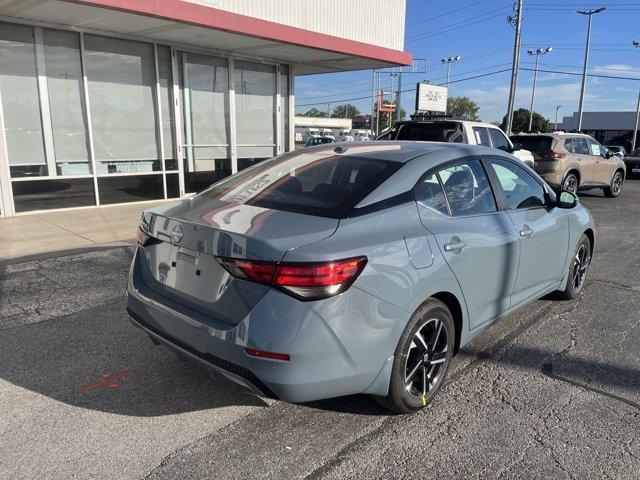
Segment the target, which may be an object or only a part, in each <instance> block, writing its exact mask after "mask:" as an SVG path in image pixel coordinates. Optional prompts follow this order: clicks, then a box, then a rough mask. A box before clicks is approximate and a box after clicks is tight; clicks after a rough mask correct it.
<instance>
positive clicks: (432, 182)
mask: <svg viewBox="0 0 640 480" xmlns="http://www.w3.org/2000/svg"><path fill="white" fill-rule="evenodd" d="M417 199H418V201H419V202H421V203H423V204H425V205H427V206H429V207H431V208H433V209H434V210H437V211H439V212H442V213H444V214H445V215H448V214H449V208H448V207H447V200H446V199H445V198H444V192H443V191H442V185H441V184H440V180H439V179H438V176H437V175H436V174H435V173H432V174H431V175H429V176H427V177H425V178H424V179H423V181H422V182H420V183H419V184H418V191H417Z"/></svg>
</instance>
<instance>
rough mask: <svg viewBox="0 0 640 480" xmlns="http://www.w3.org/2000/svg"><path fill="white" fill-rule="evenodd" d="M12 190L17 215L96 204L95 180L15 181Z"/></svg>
mask: <svg viewBox="0 0 640 480" xmlns="http://www.w3.org/2000/svg"><path fill="white" fill-rule="evenodd" d="M11 188H12V190H13V203H14V206H15V210H16V212H17V213H21V212H32V211H34V210H50V209H52V208H72V207H88V206H92V205H95V204H96V197H95V193H94V188H93V178H58V179H51V180H24V181H14V182H12V184H11Z"/></svg>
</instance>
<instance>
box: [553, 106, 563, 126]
mask: <svg viewBox="0 0 640 480" xmlns="http://www.w3.org/2000/svg"><path fill="white" fill-rule="evenodd" d="M560 107H562V105H556V121H555V122H554V123H553V130H554V131H558V110H560Z"/></svg>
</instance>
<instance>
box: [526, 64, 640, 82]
mask: <svg viewBox="0 0 640 480" xmlns="http://www.w3.org/2000/svg"><path fill="white" fill-rule="evenodd" d="M520 69H521V70H526V71H528V72H533V68H524V67H520ZM538 71H539V72H545V73H559V74H561V75H572V76H578V77H581V76H582V73H578V72H563V71H561V70H541V69H539V70H538ZM587 77H595V78H609V79H611V80H634V81H636V82H640V77H623V76H621V75H599V74H597V73H587Z"/></svg>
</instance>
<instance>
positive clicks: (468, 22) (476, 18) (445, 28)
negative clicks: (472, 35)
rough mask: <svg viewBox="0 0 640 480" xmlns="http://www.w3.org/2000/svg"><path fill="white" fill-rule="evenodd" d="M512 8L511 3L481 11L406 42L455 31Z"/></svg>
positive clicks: (410, 38) (495, 16) (489, 18)
mask: <svg viewBox="0 0 640 480" xmlns="http://www.w3.org/2000/svg"><path fill="white" fill-rule="evenodd" d="M510 8H511V5H506V6H502V7H500V8H496V9H494V10H489V11H488V12H484V13H481V14H479V15H475V16H473V17H469V18H465V19H464V20H460V21H458V22H454V23H451V24H449V25H444V26H442V27H439V28H436V29H435V30H431V31H430V32H428V33H424V34H418V35H415V36H413V37H409V38H407V39H406V40H405V42H414V41H416V40H420V39H422V38H427V37H433V36H435V35H440V34H442V33H446V32H450V31H453V30H457V29H459V28H464V27H468V26H471V25H475V24H476V23H480V22H485V21H487V20H491V19H493V18H497V17H501V16H502V15H504V14H505V13H506V10H507V9H510ZM498 11H500V13H498V14H496V15H492V16H489V17H485V15H489V14H491V13H494V12H498ZM472 20H474V21H472Z"/></svg>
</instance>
